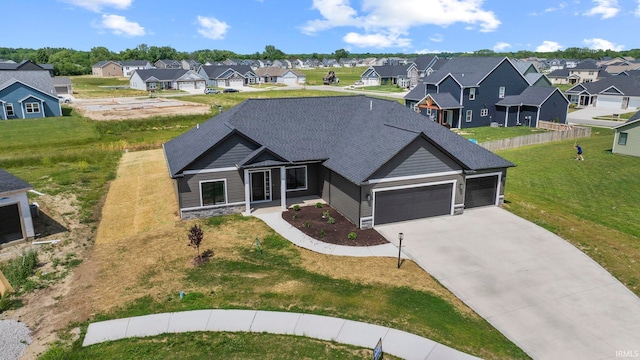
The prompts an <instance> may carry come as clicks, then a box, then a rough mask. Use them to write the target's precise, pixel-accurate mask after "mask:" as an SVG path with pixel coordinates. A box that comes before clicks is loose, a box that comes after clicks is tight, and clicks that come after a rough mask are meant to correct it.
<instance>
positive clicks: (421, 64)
mask: <svg viewBox="0 0 640 360" xmlns="http://www.w3.org/2000/svg"><path fill="white" fill-rule="evenodd" d="M438 59H439V58H438V57H437V56H435V55H418V57H416V58H415V59H414V60H413V63H414V64H416V69H418V76H419V77H420V78H421V79H422V78H423V77H425V75H429V74H431V73H432V72H433V65H435V63H436V62H437V61H438Z"/></svg>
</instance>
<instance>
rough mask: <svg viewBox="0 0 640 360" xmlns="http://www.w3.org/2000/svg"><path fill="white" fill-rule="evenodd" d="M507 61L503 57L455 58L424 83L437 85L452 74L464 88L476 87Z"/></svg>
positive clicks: (429, 76)
mask: <svg viewBox="0 0 640 360" xmlns="http://www.w3.org/2000/svg"><path fill="white" fill-rule="evenodd" d="M505 59H506V58H501V57H454V58H451V59H449V60H448V61H447V62H445V63H443V64H442V66H441V67H440V68H439V69H438V70H436V71H434V72H432V73H431V75H428V76H425V77H424V82H426V83H430V84H437V83H439V82H440V81H441V80H442V79H444V78H445V77H446V76H447V75H448V74H451V75H453V77H454V78H455V79H456V80H457V81H458V82H460V84H462V86H476V85H478V83H479V82H480V80H482V79H483V78H484V77H485V76H487V74H489V72H491V70H493V69H494V68H495V67H496V66H498V64H500V63H501V62H502V61H504V60H505ZM507 61H508V59H507Z"/></svg>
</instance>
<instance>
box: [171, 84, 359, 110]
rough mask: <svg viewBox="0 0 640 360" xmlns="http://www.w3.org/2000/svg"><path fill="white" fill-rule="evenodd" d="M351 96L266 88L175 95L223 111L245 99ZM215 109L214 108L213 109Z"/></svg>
mask: <svg viewBox="0 0 640 360" xmlns="http://www.w3.org/2000/svg"><path fill="white" fill-rule="evenodd" d="M349 95H351V96H353V94H349V93H340V92H335V91H321V90H305V89H301V90H267V91H259V92H258V91H245V92H243V91H241V92H237V93H225V94H215V95H187V96H180V97H177V99H179V100H184V101H192V102H197V103H201V104H208V105H215V107H217V106H222V108H223V111H226V110H229V109H230V108H232V107H234V106H236V105H238V104H239V103H241V102H243V101H245V100H247V99H273V98H285V97H291V98H296V97H305V96H311V97H317V96H349ZM214 111H215V110H214Z"/></svg>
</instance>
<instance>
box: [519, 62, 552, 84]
mask: <svg viewBox="0 0 640 360" xmlns="http://www.w3.org/2000/svg"><path fill="white" fill-rule="evenodd" d="M512 63H513V65H514V66H515V67H516V68H517V69H518V71H520V73H521V74H522V75H523V76H524V77H525V79H527V82H528V83H529V86H551V85H552V82H551V80H549V78H547V76H546V75H544V74H542V73H541V72H540V71H539V70H538V68H537V67H536V66H535V64H534V63H533V62H531V61H523V60H512Z"/></svg>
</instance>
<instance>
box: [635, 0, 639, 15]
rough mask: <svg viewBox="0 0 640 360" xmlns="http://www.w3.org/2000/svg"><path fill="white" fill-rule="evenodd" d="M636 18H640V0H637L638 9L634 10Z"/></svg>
mask: <svg viewBox="0 0 640 360" xmlns="http://www.w3.org/2000/svg"><path fill="white" fill-rule="evenodd" d="M634 14H636V16H637V17H640V0H638V7H637V8H636V11H635V13H634Z"/></svg>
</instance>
